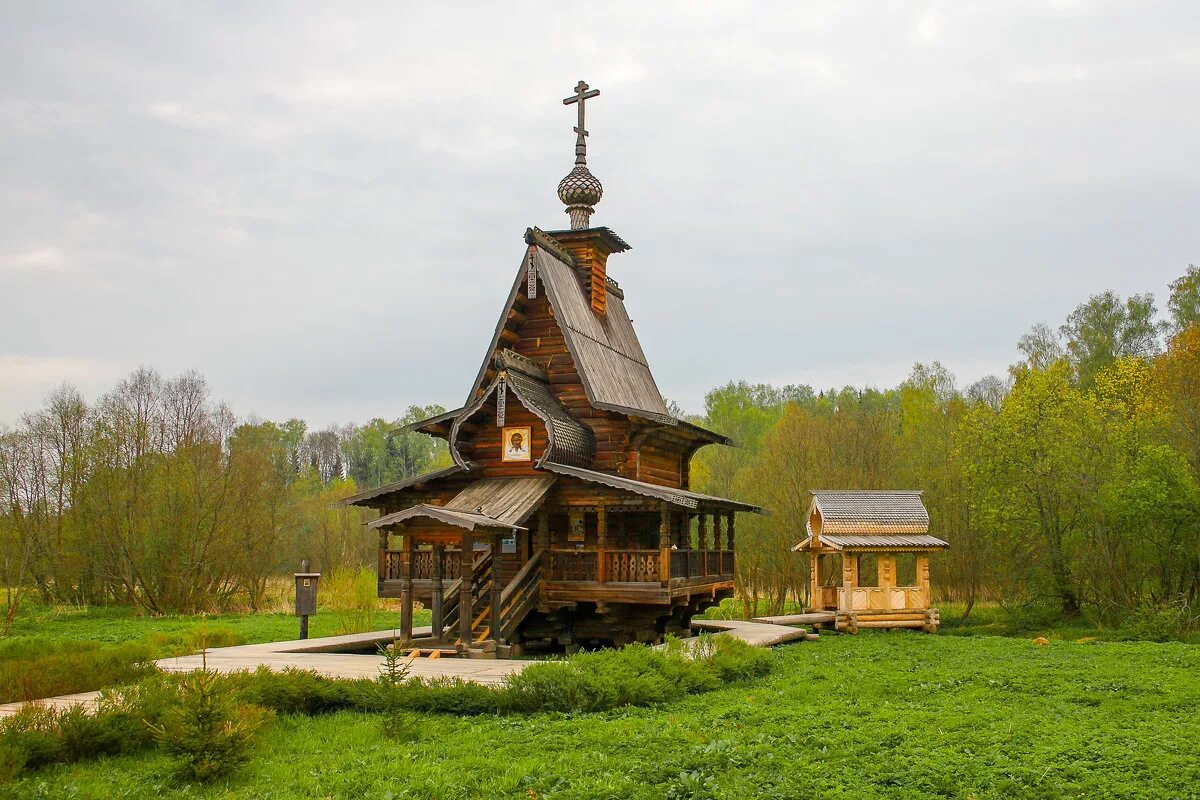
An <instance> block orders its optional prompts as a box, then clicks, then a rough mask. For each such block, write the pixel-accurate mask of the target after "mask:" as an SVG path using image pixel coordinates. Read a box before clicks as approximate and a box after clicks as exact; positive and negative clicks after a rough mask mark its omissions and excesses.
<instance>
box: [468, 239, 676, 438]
mask: <svg viewBox="0 0 1200 800" xmlns="http://www.w3.org/2000/svg"><path fill="white" fill-rule="evenodd" d="M544 236H545V235H544V234H543V237H544ZM539 241H540V240H539ZM530 249H531V251H532V253H533V264H534V270H535V272H536V273H537V274H538V276H539V277H540V279H541V282H542V285H544V286H545V288H546V296H547V297H548V298H549V300H550V306H551V308H552V310H553V311H554V316H555V318H556V319H557V320H558V322H559V327H560V328H561V329H562V334H563V338H564V339H565V340H566V345H567V350H568V351H569V352H570V354H571V359H572V360H573V361H574V362H575V368H576V369H577V370H578V371H579V377H580V379H581V381H582V383H583V388H584V391H585V392H586V394H587V398H588V402H590V403H591V404H592V405H593V406H594V407H596V408H602V409H605V410H608V411H616V412H618V413H622V414H631V415H634V416H641V417H646V418H647V419H653V420H655V421H656V422H660V423H662V424H664V425H675V424H676V420H675V419H674V418H673V417H672V416H671V414H670V412H669V411H668V410H667V406H666V404H665V403H664V402H663V399H662V393H661V392H659V390H658V384H656V383H655V382H654V376H653V375H652V374H651V373H650V367H649V365H648V364H647V362H646V354H645V353H644V352H642V346H641V343H640V342H639V341H638V337H637V333H636V332H635V331H634V330H633V322H632V321H630V319H629V314H628V313H627V312H626V310H625V303H624V301H623V300H622V297H621V295H620V294H619V293H617V294H614V293H610V294H609V299H608V302H607V309H606V313H605V314H604V316H603V317H601V316H598V315H597V314H595V313H594V312H593V311H592V307H591V302H590V300H589V298H588V296H587V293H586V292H585V291H584V288H583V284H582V283H581V282H580V279H579V275H578V272H577V270H576V269H575V267H574V266H573V262H572V260H571V258H570V255H569V254H567V253H565V252H563V251H562V248H561V247H558V248H557V250H556V251H554V252H552V251H551V249H550V248H549V247H548V246H536V247H531V248H530ZM528 261H529V256H528V255H526V256H525V257H524V258H522V259H521V267H520V269H518V271H517V275H516V279H515V280H514V281H513V286H512V289H511V290H510V291H509V295H508V300H507V302H506V303H505V305H504V313H502V314H501V315H500V320H499V322H498V323H497V324H496V331H495V334H494V335H493V336H492V342H491V344H490V345H489V346H488V354H487V357H486V358H485V359H484V362H483V364H482V365H481V366H480V368H479V372H478V374H477V375H476V376H475V382H474V383H473V384H472V385H471V391H470V393H469V394H468V395H467V405H470V404H471V403H472V402H473V401H474V400H475V398H476V395H477V393H478V392H479V390H480V389H481V388H482V387H483V381H484V378H485V376H486V374H487V369H488V366H489V365H490V364H491V360H492V355H493V353H495V352H496V350H497V348H498V347H499V344H500V335H501V332H502V331H503V330H504V324H505V320H506V319H507V314H508V310H509V309H510V308H512V305H513V302H514V301H515V300H516V298H517V294H518V293H519V292H520V290H521V287H522V286H524V285H525V281H526V276H527V268H528Z"/></svg>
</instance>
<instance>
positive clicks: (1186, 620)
mask: <svg viewBox="0 0 1200 800" xmlns="http://www.w3.org/2000/svg"><path fill="white" fill-rule="evenodd" d="M1196 617H1197V615H1196V614H1195V613H1194V612H1193V611H1192V609H1191V607H1190V606H1189V605H1188V602H1187V600H1186V598H1183V597H1180V598H1176V599H1175V600H1174V601H1173V602H1171V601H1168V602H1162V603H1157V604H1150V603H1146V604H1143V605H1141V606H1138V607H1137V608H1135V609H1133V611H1131V612H1130V613H1129V614H1128V615H1127V616H1126V617H1125V619H1124V620H1123V622H1122V624H1121V627H1120V628H1119V629H1118V630H1117V638H1118V639H1122V640H1125V641H1134V642H1170V641H1177V640H1179V639H1182V638H1183V636H1184V634H1185V633H1186V632H1187V631H1189V630H1191V629H1193V628H1195V627H1196V622H1197V619H1196Z"/></svg>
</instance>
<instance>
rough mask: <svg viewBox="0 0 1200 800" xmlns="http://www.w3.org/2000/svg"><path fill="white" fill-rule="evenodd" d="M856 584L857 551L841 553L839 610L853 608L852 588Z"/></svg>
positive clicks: (850, 609) (851, 609)
mask: <svg viewBox="0 0 1200 800" xmlns="http://www.w3.org/2000/svg"><path fill="white" fill-rule="evenodd" d="M857 585H858V553H842V591H841V597H839V598H838V610H839V611H846V612H849V611H853V610H854V592H853V589H854V587H855V586H857Z"/></svg>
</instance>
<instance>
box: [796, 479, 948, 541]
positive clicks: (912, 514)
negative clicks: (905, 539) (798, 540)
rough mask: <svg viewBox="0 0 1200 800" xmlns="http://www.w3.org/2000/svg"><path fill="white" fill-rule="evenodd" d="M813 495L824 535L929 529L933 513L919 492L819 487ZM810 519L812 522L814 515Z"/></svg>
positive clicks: (912, 532)
mask: <svg viewBox="0 0 1200 800" xmlns="http://www.w3.org/2000/svg"><path fill="white" fill-rule="evenodd" d="M812 496H813V507H814V508H815V509H816V511H817V512H819V513H820V515H821V516H820V519H821V533H822V534H866V535H871V534H923V533H928V532H929V512H928V511H926V510H925V504H924V503H922V502H921V492H919V491H864V490H853V491H838V490H816V491H814V492H813V493H812ZM809 520H810V523H809V524H810V525H811V520H812V516H811V515H810V516H809ZM809 533H812V530H809Z"/></svg>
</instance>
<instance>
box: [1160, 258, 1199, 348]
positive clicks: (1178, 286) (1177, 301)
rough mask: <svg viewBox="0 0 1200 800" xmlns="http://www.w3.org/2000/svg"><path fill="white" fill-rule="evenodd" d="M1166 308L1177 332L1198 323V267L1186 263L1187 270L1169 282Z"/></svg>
mask: <svg viewBox="0 0 1200 800" xmlns="http://www.w3.org/2000/svg"><path fill="white" fill-rule="evenodd" d="M1167 310H1168V311H1170V313H1171V323H1172V324H1173V326H1174V328H1175V330H1176V331H1177V332H1178V331H1183V330H1186V329H1187V328H1189V327H1191V326H1193V325H1196V324H1198V323H1200V267H1197V266H1196V265H1195V264H1188V268H1187V272H1186V273H1184V275H1183V276H1182V277H1180V278H1179V279H1178V280H1176V281H1174V282H1173V283H1172V284H1171V297H1170V299H1168V300H1167Z"/></svg>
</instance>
